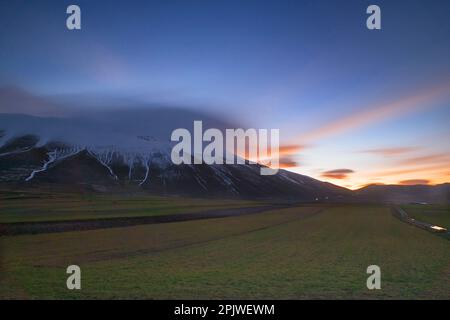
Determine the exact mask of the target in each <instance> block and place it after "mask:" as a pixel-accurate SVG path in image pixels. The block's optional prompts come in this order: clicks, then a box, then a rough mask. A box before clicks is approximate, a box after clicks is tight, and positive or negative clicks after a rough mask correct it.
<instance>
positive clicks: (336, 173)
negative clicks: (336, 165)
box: [321, 169, 355, 179]
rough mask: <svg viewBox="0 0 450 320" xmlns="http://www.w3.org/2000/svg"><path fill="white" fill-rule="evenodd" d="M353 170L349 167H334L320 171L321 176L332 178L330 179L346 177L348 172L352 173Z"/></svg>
mask: <svg viewBox="0 0 450 320" xmlns="http://www.w3.org/2000/svg"><path fill="white" fill-rule="evenodd" d="M354 172H355V171H353V170H351V169H335V170H329V171H325V172H322V174H321V176H322V177H324V178H332V179H346V178H347V177H348V175H349V174H350V173H354Z"/></svg>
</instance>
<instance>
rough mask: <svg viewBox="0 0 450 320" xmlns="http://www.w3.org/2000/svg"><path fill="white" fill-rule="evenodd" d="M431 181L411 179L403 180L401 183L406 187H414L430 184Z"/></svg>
mask: <svg viewBox="0 0 450 320" xmlns="http://www.w3.org/2000/svg"><path fill="white" fill-rule="evenodd" d="M429 183H430V180H427V179H410V180H402V181H400V182H399V184H401V185H405V186H413V185H416V184H429Z"/></svg>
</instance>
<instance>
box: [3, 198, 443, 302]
mask: <svg viewBox="0 0 450 320" xmlns="http://www.w3.org/2000/svg"><path fill="white" fill-rule="evenodd" d="M318 210H319V208H318V207H317V206H315V207H307V206H304V207H296V208H289V209H279V210H274V211H270V212H265V213H260V214H254V215H246V216H239V217H228V218H220V219H208V220H196V221H187V222H177V223H167V224H154V225H141V226H134V227H123V228H113V229H103V230H92V231H78V232H65V233H53V234H40V235H22V236H11V237H1V238H0V250H1V251H0V252H1V272H0V275H1V278H0V297H1V298H25V299H35V298H45V299H60V298H64V299H80V298H88V299H97V298H101V299H117V298H126V299H172V298H181V299H185V298H186V299H212V298H219V299H222V298H224V299H227V298H236V299H247V298H250V299H308V298H313V299H324V298H332V299H342V298H362V299H392V298H398V299H410V298H412V299H419V298H422V299H438V298H441V299H450V241H448V240H446V239H444V238H441V237H438V236H436V235H433V234H432V233H429V232H427V231H424V230H421V229H419V228H416V227H413V226H411V225H408V224H405V223H403V222H401V221H399V220H398V219H396V218H394V217H393V216H392V215H391V212H390V209H389V208H387V207H382V206H342V205H340V206H336V207H326V208H324V209H323V210H322V211H320V212H318ZM317 212H318V213H317ZM70 264H77V265H79V266H80V267H81V269H82V289H81V290H79V291H69V290H68V289H67V288H66V277H67V275H66V273H65V270H66V267H67V266H68V265H70ZM372 264H376V265H378V266H380V267H381V279H382V280H381V281H382V282H381V286H382V289H381V290H368V289H367V288H366V279H367V276H368V275H367V274H366V268H367V266H369V265H372Z"/></svg>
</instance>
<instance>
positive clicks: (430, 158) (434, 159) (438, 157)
mask: <svg viewBox="0 0 450 320" xmlns="http://www.w3.org/2000/svg"><path fill="white" fill-rule="evenodd" d="M430 163H435V164H437V163H449V164H450V157H449V155H447V154H443V153H441V154H431V155H426V156H419V157H413V158H409V159H405V160H402V161H401V162H400V164H402V165H422V164H430Z"/></svg>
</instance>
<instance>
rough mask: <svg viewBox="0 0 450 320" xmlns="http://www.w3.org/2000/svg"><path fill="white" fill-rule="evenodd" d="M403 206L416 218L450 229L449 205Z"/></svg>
mask: <svg viewBox="0 0 450 320" xmlns="http://www.w3.org/2000/svg"><path fill="white" fill-rule="evenodd" d="M403 208H404V209H405V210H406V211H407V212H408V214H409V215H410V216H411V217H412V218H414V219H416V220H419V221H424V222H428V223H432V224H435V225H438V226H441V227H445V228H447V229H448V230H450V206H449V205H439V204H427V205H407V206H403Z"/></svg>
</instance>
